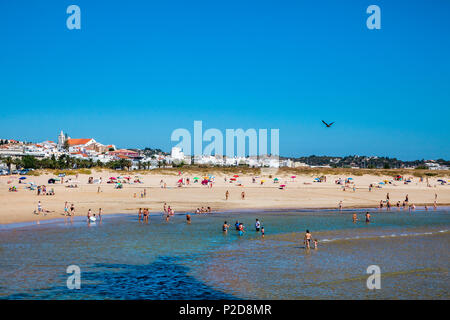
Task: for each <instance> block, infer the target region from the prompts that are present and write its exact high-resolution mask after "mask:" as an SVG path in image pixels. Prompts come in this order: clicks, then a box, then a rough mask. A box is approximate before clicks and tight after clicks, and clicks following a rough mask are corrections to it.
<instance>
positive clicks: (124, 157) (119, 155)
mask: <svg viewBox="0 0 450 320" xmlns="http://www.w3.org/2000/svg"><path fill="white" fill-rule="evenodd" d="M116 157H117V158H120V159H130V158H129V157H127V156H123V155H121V154H118V155H116Z"/></svg>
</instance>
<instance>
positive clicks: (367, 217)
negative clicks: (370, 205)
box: [366, 211, 370, 223]
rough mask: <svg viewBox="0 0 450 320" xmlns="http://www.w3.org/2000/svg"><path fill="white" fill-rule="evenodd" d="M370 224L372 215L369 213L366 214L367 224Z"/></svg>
mask: <svg viewBox="0 0 450 320" xmlns="http://www.w3.org/2000/svg"><path fill="white" fill-rule="evenodd" d="M369 222H370V213H369V211H367V212H366V223H369Z"/></svg>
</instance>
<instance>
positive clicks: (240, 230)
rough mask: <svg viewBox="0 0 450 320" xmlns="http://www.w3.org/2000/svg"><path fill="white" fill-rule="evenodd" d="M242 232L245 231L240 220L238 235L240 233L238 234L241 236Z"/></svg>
mask: <svg viewBox="0 0 450 320" xmlns="http://www.w3.org/2000/svg"><path fill="white" fill-rule="evenodd" d="M244 232H245V230H244V225H243V224H242V222H241V223H239V235H240V236H243V235H244Z"/></svg>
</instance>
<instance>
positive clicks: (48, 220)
mask: <svg viewBox="0 0 450 320" xmlns="http://www.w3.org/2000/svg"><path fill="white" fill-rule="evenodd" d="M378 209H379V208H374V207H364V206H355V207H352V208H350V207H347V208H345V209H342V210H341V211H339V209H336V208H332V207H326V208H317V207H316V208H266V209H263V208H253V209H252V208H246V209H232V210H227V211H214V212H212V213H210V214H199V215H200V216H205V215H207V216H209V215H211V214H227V213H229V214H237V213H242V214H245V213H256V212H259V213H261V214H262V215H263V214H266V213H274V212H280V213H284V212H294V213H317V212H336V213H341V214H345V213H353V212H355V211H356V210H368V211H371V213H373V211H376V212H378V213H397V212H400V213H401V212H405V211H406V209H405V210H402V209H400V210H395V208H393V209H391V210H390V211H387V210H386V209H385V208H383V209H382V210H378ZM443 210H450V204H443V205H441V206H439V207H438V208H437V209H436V210H434V209H431V210H428V211H430V212H435V211H443ZM416 211H418V212H425V210H424V209H423V208H421V206H420V205H417V208H416ZM186 213H187V212H180V213H175V216H183V215H185V214H186ZM190 213H191V214H193V215H194V216H195V215H196V214H195V213H192V212H190ZM136 215H137V213H129V212H116V213H106V214H104V215H103V216H104V217H108V219H110V218H121V217H126V216H130V217H136ZM162 215H163V212H162V211H150V212H149V217H158V216H162ZM68 218H69V216H61V217H44V219H41V220H29V221H20V222H11V223H3V224H0V232H2V231H11V230H16V229H21V228H25V229H28V228H30V227H33V226H38V225H52V224H59V223H62V222H66V219H68ZM74 222H81V223H83V222H86V216H81V215H80V216H74ZM96 222H98V221H96ZM96 222H94V223H96Z"/></svg>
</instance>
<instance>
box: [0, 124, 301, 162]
mask: <svg viewBox="0 0 450 320" xmlns="http://www.w3.org/2000/svg"><path fill="white" fill-rule="evenodd" d="M24 156H32V157H35V158H37V159H45V158H52V157H54V158H55V159H59V158H60V157H61V156H65V157H71V158H74V159H80V160H90V161H92V162H93V163H99V162H100V163H103V164H106V163H109V162H111V161H120V160H126V161H130V162H131V166H130V167H129V168H128V169H130V170H137V169H154V168H158V167H161V166H164V167H172V166H179V165H190V164H194V163H195V164H197V165H211V166H237V165H246V166H249V167H280V166H287V167H293V166H302V165H305V164H302V163H295V164H294V162H293V161H291V160H290V159H285V160H279V159H278V158H271V157H233V158H230V157H228V158H227V157H225V156H219V155H217V156H214V155H213V156H206V155H203V156H195V157H191V156H189V155H185V154H184V153H183V152H182V150H181V148H179V147H173V148H172V150H171V153H170V154H168V153H164V152H150V153H149V152H146V151H145V150H140V149H118V148H116V146H115V145H114V144H109V145H104V144H102V143H100V142H98V141H96V140H95V139H94V138H71V137H69V136H68V135H67V134H64V132H63V131H61V132H60V134H59V135H58V139H57V142H55V141H51V140H47V141H43V142H40V143H26V142H23V141H18V140H14V139H9V140H7V139H5V140H3V139H2V140H0V158H3V159H5V158H7V157H12V158H20V157H24ZM305 166H306V165H305Z"/></svg>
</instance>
